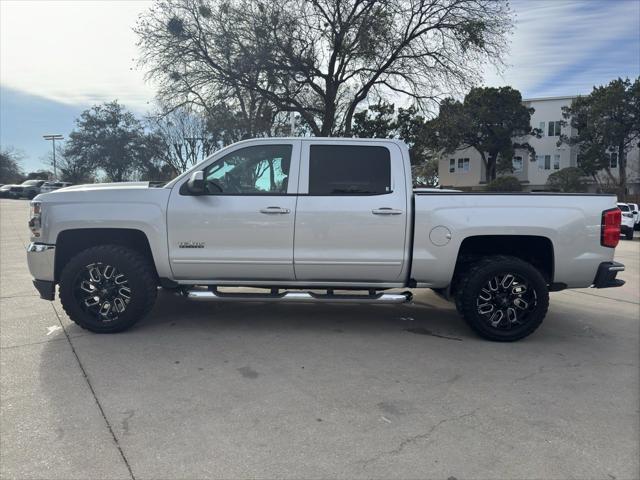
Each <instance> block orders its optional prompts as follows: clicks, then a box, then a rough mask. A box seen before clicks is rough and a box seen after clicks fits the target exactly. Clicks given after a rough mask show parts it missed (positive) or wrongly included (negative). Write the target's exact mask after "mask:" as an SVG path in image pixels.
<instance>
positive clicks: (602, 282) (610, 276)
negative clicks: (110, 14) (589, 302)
mask: <svg viewBox="0 0 640 480" xmlns="http://www.w3.org/2000/svg"><path fill="white" fill-rule="evenodd" d="M618 272H624V265H623V264H621V263H618V262H602V263H601V264H600V266H599V267H598V273H596V278H595V279H594V280H593V286H594V287H595V288H610V287H621V286H622V285H624V283H625V282H624V280H620V279H619V278H616V275H617V274H618Z"/></svg>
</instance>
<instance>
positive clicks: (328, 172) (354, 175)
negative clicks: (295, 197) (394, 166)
mask: <svg viewBox="0 0 640 480" xmlns="http://www.w3.org/2000/svg"><path fill="white" fill-rule="evenodd" d="M390 192H391V156H390V154H389V150H388V149H387V148H385V147H370V146H358V145H311V147H310V155H309V195H379V194H384V193H390Z"/></svg>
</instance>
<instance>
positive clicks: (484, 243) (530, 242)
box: [450, 235, 555, 295]
mask: <svg viewBox="0 0 640 480" xmlns="http://www.w3.org/2000/svg"><path fill="white" fill-rule="evenodd" d="M490 255H508V256H512V257H516V258H519V259H521V260H523V261H525V262H527V263H530V264H531V265H533V266H534V267H535V268H536V269H538V270H539V271H540V273H541V274H542V276H543V277H544V278H545V280H546V281H547V283H548V284H549V285H552V284H553V279H554V270H555V253H554V248H553V242H552V241H551V239H549V238H548V237H544V236H536V235H477V236H471V237H467V238H465V239H464V240H463V241H462V243H461V244H460V248H459V250H458V256H457V259H456V266H455V269H454V273H453V281H452V283H451V292H450V293H451V294H452V295H455V293H456V287H457V283H458V282H457V281H456V280H457V279H459V278H460V276H461V275H463V274H464V272H465V270H467V269H468V267H469V266H470V265H471V264H473V263H474V262H475V261H477V260H478V259H480V258H482V257H486V256H490Z"/></svg>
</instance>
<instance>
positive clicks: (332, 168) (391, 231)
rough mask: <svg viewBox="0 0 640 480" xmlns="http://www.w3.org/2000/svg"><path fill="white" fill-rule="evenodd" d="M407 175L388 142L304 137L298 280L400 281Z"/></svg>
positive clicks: (297, 240) (296, 247)
mask: <svg viewBox="0 0 640 480" xmlns="http://www.w3.org/2000/svg"><path fill="white" fill-rule="evenodd" d="M405 178H406V177H405V175H404V163H403V159H402V152H401V151H400V148H399V147H398V145H397V144H395V143H393V142H388V143H387V142H384V143H382V142H363V141H359V142H349V141H340V140H336V141H332V142H331V143H328V142H321V141H320V142H314V141H313V140H308V141H304V142H303V145H302V156H301V169H300V184H299V191H300V193H299V196H298V206H297V209H296V220H295V241H294V265H295V274H296V279H297V280H299V281H300V280H302V281H304V280H308V281H331V282H394V281H399V280H400V277H401V274H402V272H403V266H404V262H405V250H406V248H405V244H406V235H407V217H408V215H407V213H408V208H409V206H408V205H407V193H406V188H407V186H406V184H405V183H406V180H405Z"/></svg>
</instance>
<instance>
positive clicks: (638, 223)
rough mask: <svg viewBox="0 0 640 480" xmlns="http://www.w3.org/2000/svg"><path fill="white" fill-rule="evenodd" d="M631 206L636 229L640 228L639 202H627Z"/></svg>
mask: <svg viewBox="0 0 640 480" xmlns="http://www.w3.org/2000/svg"><path fill="white" fill-rule="evenodd" d="M627 205H629V207H630V208H631V213H633V221H634V222H635V226H634V227H633V229H634V230H640V210H638V204H637V203H627Z"/></svg>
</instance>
